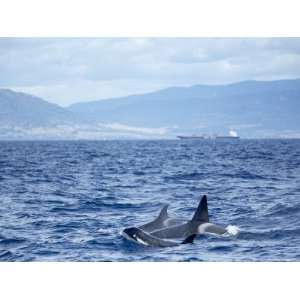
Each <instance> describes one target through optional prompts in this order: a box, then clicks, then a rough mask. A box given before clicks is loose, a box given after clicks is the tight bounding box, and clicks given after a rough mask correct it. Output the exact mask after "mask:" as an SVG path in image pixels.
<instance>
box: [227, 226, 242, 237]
mask: <svg viewBox="0 0 300 300" xmlns="http://www.w3.org/2000/svg"><path fill="white" fill-rule="evenodd" d="M226 230H227V233H228V234H229V235H233V236H234V235H238V234H239V233H240V231H241V229H240V228H239V227H238V226H234V225H228V226H227V227H226Z"/></svg>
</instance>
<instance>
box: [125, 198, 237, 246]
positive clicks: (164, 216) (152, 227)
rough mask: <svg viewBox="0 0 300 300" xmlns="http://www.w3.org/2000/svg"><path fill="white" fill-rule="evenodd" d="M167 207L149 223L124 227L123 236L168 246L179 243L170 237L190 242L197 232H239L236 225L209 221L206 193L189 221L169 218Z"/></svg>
mask: <svg viewBox="0 0 300 300" xmlns="http://www.w3.org/2000/svg"><path fill="white" fill-rule="evenodd" d="M167 209H168V205H165V206H164V207H163V208H162V210H161V212H160V214H159V215H158V217H157V218H156V219H154V220H153V221H151V222H149V223H146V224H143V225H140V226H139V227H130V228H126V229H124V230H123V232H122V235H123V237H125V238H127V239H129V240H132V241H134V242H137V243H140V244H143V245H146V246H159V247H169V246H175V245H178V244H180V243H178V242H174V241H170V240H172V239H178V240H179V239H180V240H182V242H181V243H192V242H193V240H194V238H195V237H196V235H197V234H207V233H208V234H215V235H225V234H229V235H236V234H238V233H239V229H238V227H236V226H231V225H229V226H227V227H226V228H224V227H221V226H218V225H215V224H213V223H210V222H209V215H208V205H207V197H206V195H204V196H203V197H202V198H201V200H200V202H199V205H198V207H197V209H196V211H195V213H194V215H193V217H192V219H191V220H189V221H183V220H180V219H172V218H170V217H169V215H168V213H167ZM232 227H234V228H232Z"/></svg>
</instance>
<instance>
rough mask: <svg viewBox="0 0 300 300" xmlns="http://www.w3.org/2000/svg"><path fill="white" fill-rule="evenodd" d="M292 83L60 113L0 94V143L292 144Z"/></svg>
mask: <svg viewBox="0 0 300 300" xmlns="http://www.w3.org/2000/svg"><path fill="white" fill-rule="evenodd" d="M299 116H300V80H299V79H298V80H279V81H244V82H240V83H234V84H229V85H196V86H192V87H187V88H184V87H172V88H168V89H164V90H160V91H157V92H153V93H147V94H142V95H133V96H127V97H121V98H114V99H106V100H100V101H93V102H83V103H76V104H73V105H71V106H70V107H68V108H63V107H60V106H58V105H55V104H52V103H49V102H47V101H45V100H43V99H41V98H38V97H34V96H31V95H28V94H24V93H18V92H14V91H11V90H7V89H5V90H4V89H2V90H1V89H0V139H48V138H50V139H85V138H86V139H104V138H105V139H109V138H113V139H118V138H172V137H175V136H176V135H179V134H222V135H223V134H226V133H227V132H228V131H229V129H234V130H236V131H237V132H238V134H239V135H240V136H241V137H246V138H247V137H249V138H251V137H298V138H300V118H299Z"/></svg>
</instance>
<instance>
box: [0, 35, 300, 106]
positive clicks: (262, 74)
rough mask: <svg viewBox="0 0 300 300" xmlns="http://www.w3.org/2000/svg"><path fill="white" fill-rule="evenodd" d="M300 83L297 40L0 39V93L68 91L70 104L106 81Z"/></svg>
mask: <svg viewBox="0 0 300 300" xmlns="http://www.w3.org/2000/svg"><path fill="white" fill-rule="evenodd" d="M296 77H300V39H299V38H257V39H254V38H149V39H144V38H137V39H133V38H128V39H127V38H94V39H91V38H77V39H76V38H75V39H74V38H71V39H70V38H67V39H60V38H58V39H56V38H45V39H38V38H20V39H18V38H2V39H0V87H8V88H9V87H19V88H20V89H22V88H23V89H31V90H33V91H34V89H35V88H36V90H37V91H46V90H47V91H49V89H50V87H52V86H53V87H55V86H65V87H67V88H69V89H70V90H69V92H65V93H64V95H62V96H61V97H59V98H60V99H67V98H68V99H69V100H68V101H71V99H72V98H73V99H76V98H77V99H78V97H76V95H78V94H80V95H82V94H84V91H83V90H79V89H80V88H83V87H84V86H86V84H85V83H86V82H89V84H88V85H89V86H92V85H93V82H94V85H96V84H97V83H99V82H101V81H104V82H107V81H109V82H110V85H111V86H112V89H113V86H115V89H116V90H118V84H119V82H120V81H124V82H125V81H135V82H138V83H140V84H142V85H145V90H147V89H148V88H147V87H146V85H147V86H148V87H149V86H150V85H152V86H160V85H161V86H164V83H168V84H172V83H174V84H175V83H180V84H183V85H189V84H194V83H195V82H197V83H199V84H200V83H204V84H205V83H228V82H234V81H241V80H246V79H281V78H296ZM158 81H160V82H161V84H157V82H158ZM151 82H153V83H151ZM154 82H155V84H154ZM46 87H48V88H46ZM137 90H138V91H141V90H143V86H139V87H138V88H137ZM117 94H118V95H119V90H118V93H117ZM113 95H114V94H113V93H112V94H111V96H113ZM39 96H43V97H46V98H47V94H39ZM102 97H103V95H101V93H100V94H97V95H95V98H102ZM60 99H58V101H59V100H60ZM83 100H84V99H83Z"/></svg>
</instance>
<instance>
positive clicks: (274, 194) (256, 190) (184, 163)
mask: <svg viewBox="0 0 300 300" xmlns="http://www.w3.org/2000/svg"><path fill="white" fill-rule="evenodd" d="M204 194H206V195H207V197H208V208H209V216H210V222H212V223H216V224H218V225H222V226H224V227H227V226H228V225H229V226H238V228H239V229H240V233H239V234H238V235H236V236H224V237H218V236H210V235H199V236H198V237H197V238H196V239H195V241H194V244H189V245H180V246H178V247H172V248H151V247H145V246H142V245H137V244H134V243H132V242H130V241H127V240H125V239H124V238H123V237H122V236H121V235H120V232H121V230H122V229H123V228H125V227H128V226H134V225H139V224H143V223H145V222H148V221H151V220H152V219H154V217H156V216H157V214H158V213H159V211H160V209H161V208H162V206H163V205H164V204H166V203H169V205H170V206H169V214H170V216H174V217H180V218H185V219H190V218H191V217H192V215H193V213H194V211H195V208H196V207H197V205H198V202H199V200H200V198H201V196H202V195H204ZM299 260H300V141H299V140H240V141H205V140H204V141H201V140H198V141H196V140H195V141H192V140H191V141H181V140H169V141H167V140H165V141H125V140H124V141H18V142H13V141H7V142H6V141H2V142H0V261H299Z"/></svg>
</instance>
